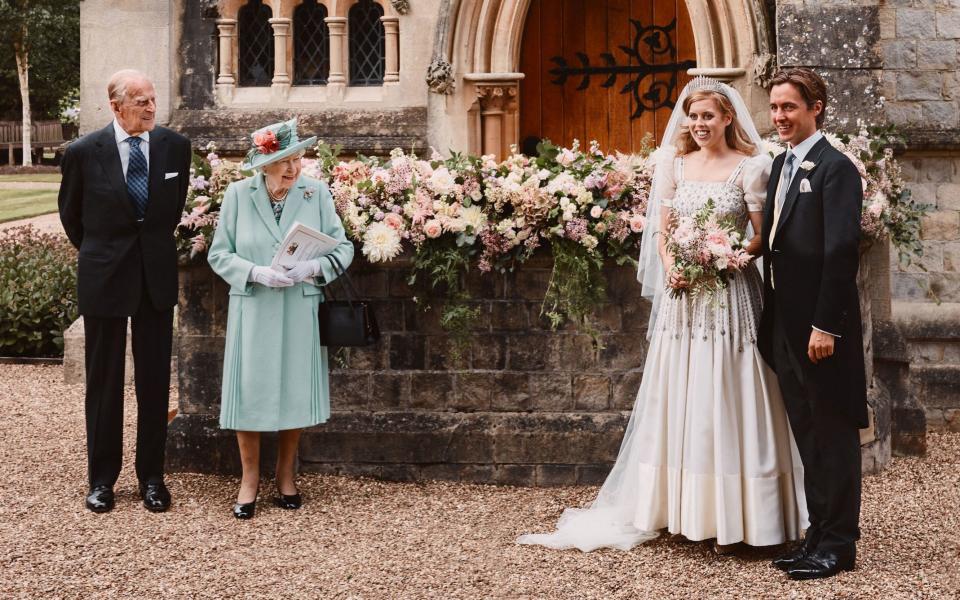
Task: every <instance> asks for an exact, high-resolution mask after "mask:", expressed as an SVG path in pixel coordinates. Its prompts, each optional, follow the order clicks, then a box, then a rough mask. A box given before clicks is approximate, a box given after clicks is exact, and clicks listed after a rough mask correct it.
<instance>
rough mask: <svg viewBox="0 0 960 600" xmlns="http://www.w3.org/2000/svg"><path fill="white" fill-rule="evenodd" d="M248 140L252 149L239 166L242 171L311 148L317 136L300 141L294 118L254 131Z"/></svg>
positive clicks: (256, 167)
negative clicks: (251, 143) (251, 144)
mask: <svg viewBox="0 0 960 600" xmlns="http://www.w3.org/2000/svg"><path fill="white" fill-rule="evenodd" d="M250 140H251V141H252V142H253V148H251V149H250V152H247V156H246V158H244V159H243V164H242V165H240V168H241V169H243V170H244V171H252V170H254V169H259V168H260V167H263V166H264V165H268V164H270V163H272V162H276V161H278V160H283V159H284V158H287V157H288V156H291V155H293V154H296V153H298V152H300V151H301V150H304V149H306V148H307V147H309V146H312V145H313V144H314V142H316V141H317V136H315V135H314V136H311V137H309V138H307V139H305V140H302V141H301V140H300V138H299V136H297V118H296V117H294V118H292V119H290V120H289V121H281V122H279V123H274V124H273V125H267V126H266V127H262V128H260V129H258V130H256V131H254V132H253V133H251V134H250Z"/></svg>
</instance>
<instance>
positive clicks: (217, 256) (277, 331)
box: [208, 174, 353, 431]
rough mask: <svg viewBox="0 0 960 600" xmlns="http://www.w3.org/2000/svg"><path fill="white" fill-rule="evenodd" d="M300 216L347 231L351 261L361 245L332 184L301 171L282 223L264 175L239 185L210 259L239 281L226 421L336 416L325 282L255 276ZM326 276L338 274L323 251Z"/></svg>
mask: <svg viewBox="0 0 960 600" xmlns="http://www.w3.org/2000/svg"><path fill="white" fill-rule="evenodd" d="M297 221H299V222H300V223H303V224H304V225H309V226H310V227H313V228H314V229H319V230H320V231H322V232H324V233H326V234H328V235H330V236H333V237H334V238H336V239H338V240H340V244H339V245H338V246H337V247H336V249H335V250H334V251H333V253H334V254H335V255H336V256H337V258H339V259H340V262H341V263H342V264H343V266H344V268H346V267H347V266H348V265H349V264H350V262H351V260H353V244H352V243H351V242H349V241H348V240H347V238H346V235H345V234H344V231H343V224H342V223H341V221H340V217H339V216H338V215H337V211H336V209H335V208H334V205H333V198H332V197H331V195H330V190H329V189H328V188H327V186H326V184H325V183H323V182H321V181H317V180H316V179H312V178H310V177H306V176H303V175H301V176H300V178H299V179H298V180H297V183H296V184H295V185H294V186H293V187H292V188H291V189H290V192H289V194H288V195H287V200H286V204H285V205H284V208H283V214H282V215H281V217H280V224H279V226H278V225H277V221H276V219H275V218H274V216H273V210H272V208H271V206H270V199H269V198H268V197H267V188H266V185H265V183H264V180H263V176H262V175H260V174H257V175H254V176H253V177H249V178H247V179H244V180H243V181H238V182H235V183H232V184H230V187H228V188H227V191H226V193H225V195H224V198H223V205H222V207H221V209H220V222H219V224H218V226H217V231H216V233H215V234H214V236H213V243H212V244H211V246H210V251H209V253H208V260H209V261H210V266H211V267H213V270H214V271H215V272H216V273H217V274H218V275H219V276H220V277H222V278H223V280H224V281H226V282H227V283H228V284H229V285H230V305H229V313H228V315H227V340H226V348H225V350H224V357H223V386H222V394H221V406H220V426H221V427H222V428H224V429H236V430H239V431H280V430H284V429H296V428H300V427H310V426H311V425H316V424H317V423H323V422H325V421H326V420H327V419H328V418H329V416H330V390H329V382H328V379H329V378H328V369H327V349H326V348H325V347H324V346H321V345H320V333H319V329H318V327H317V309H318V307H319V305H320V302H322V301H323V288H322V287H321V286H319V285H316V284H314V283H310V282H303V283H298V284H294V285H293V286H292V287H288V288H268V287H264V286H262V285H260V284H257V283H251V282H249V281H248V278H249V276H250V271H251V270H252V269H253V267H254V265H264V266H268V265H270V262H271V261H272V260H273V255H274V253H275V252H276V250H277V248H278V247H279V245H280V243H281V242H282V241H283V237H284V234H285V233H286V232H287V230H288V229H289V228H290V226H291V225H293V223H294V222H297ZM321 265H322V268H323V279H324V281H326V282H330V281H333V280H334V279H335V274H334V272H333V269H332V268H331V266H330V263H329V261H327V260H326V259H321Z"/></svg>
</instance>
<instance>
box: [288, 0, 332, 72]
mask: <svg viewBox="0 0 960 600" xmlns="http://www.w3.org/2000/svg"><path fill="white" fill-rule="evenodd" d="M326 18H327V7H326V6H324V5H322V4H317V0H304V2H303V4H301V5H300V6H298V7H297V9H296V10H295V11H293V44H294V50H293V84H294V85H326V83H327V77H329V76H330V29H329V28H328V27H327V23H326V22H325V21H324V19H326Z"/></svg>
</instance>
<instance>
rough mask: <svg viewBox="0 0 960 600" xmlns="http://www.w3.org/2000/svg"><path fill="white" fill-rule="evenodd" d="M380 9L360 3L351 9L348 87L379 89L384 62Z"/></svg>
mask: <svg viewBox="0 0 960 600" xmlns="http://www.w3.org/2000/svg"><path fill="white" fill-rule="evenodd" d="M382 16H383V7H382V6H380V5H379V4H377V3H376V2H373V0H360V1H359V2H357V3H356V4H354V5H353V6H352V7H351V8H350V13H349V17H348V18H349V23H348V26H349V31H350V85H382V84H383V71H384V63H385V61H386V43H385V39H386V33H385V32H384V28H383V23H382V22H381V21H380V17H382Z"/></svg>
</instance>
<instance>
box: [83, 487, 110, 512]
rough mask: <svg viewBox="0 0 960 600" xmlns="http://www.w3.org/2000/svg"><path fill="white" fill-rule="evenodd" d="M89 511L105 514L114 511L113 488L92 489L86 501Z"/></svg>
mask: <svg viewBox="0 0 960 600" xmlns="http://www.w3.org/2000/svg"><path fill="white" fill-rule="evenodd" d="M86 505H87V510H91V511H93V512H95V513H105V512H109V511H110V510H112V509H113V488H112V487H110V486H109V485H96V486H94V487H92V488H90V493H89V494H87V499H86Z"/></svg>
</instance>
